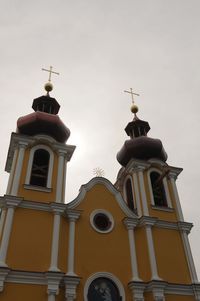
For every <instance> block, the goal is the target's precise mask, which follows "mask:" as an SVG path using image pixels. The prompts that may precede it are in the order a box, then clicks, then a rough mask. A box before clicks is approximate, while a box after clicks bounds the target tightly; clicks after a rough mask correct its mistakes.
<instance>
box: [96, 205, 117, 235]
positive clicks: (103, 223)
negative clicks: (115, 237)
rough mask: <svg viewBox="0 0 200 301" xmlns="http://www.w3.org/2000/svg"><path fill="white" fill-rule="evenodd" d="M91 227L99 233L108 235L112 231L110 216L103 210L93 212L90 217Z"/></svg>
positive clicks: (112, 222) (112, 221)
mask: <svg viewBox="0 0 200 301" xmlns="http://www.w3.org/2000/svg"><path fill="white" fill-rule="evenodd" d="M90 222H91V225H92V227H93V228H94V229H95V230H96V231H98V232H101V233H108V232H110V231H111V230H112V229H113V226H114V220H113V217H112V215H111V214H110V213H109V212H107V211H105V210H95V211H93V212H92V214H91V216H90Z"/></svg>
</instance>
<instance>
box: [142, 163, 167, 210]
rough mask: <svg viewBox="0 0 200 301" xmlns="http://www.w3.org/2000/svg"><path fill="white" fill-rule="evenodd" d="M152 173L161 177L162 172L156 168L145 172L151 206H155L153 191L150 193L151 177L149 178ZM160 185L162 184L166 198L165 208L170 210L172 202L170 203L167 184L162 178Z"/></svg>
mask: <svg viewBox="0 0 200 301" xmlns="http://www.w3.org/2000/svg"><path fill="white" fill-rule="evenodd" d="M152 172H157V173H158V174H160V175H162V172H161V171H160V170H159V169H158V168H154V167H151V168H150V169H149V170H148V172H147V177H148V187H149V193H150V199H151V205H153V206H156V204H155V202H154V197H153V191H152V184H151V176H150V175H151V173H152ZM162 183H163V187H164V190H165V196H166V201H167V208H172V201H171V198H170V193H169V188H168V183H167V179H166V177H164V178H163V180H162ZM161 207H162V206H161ZM157 208H158V207H157Z"/></svg>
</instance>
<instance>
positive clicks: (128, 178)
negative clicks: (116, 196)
mask: <svg viewBox="0 0 200 301" xmlns="http://www.w3.org/2000/svg"><path fill="white" fill-rule="evenodd" d="M128 180H130V181H131V187H132V194H133V205H134V208H135V209H136V208H137V205H136V200H135V193H134V189H133V179H132V177H131V176H130V175H128V176H127V177H126V178H125V181H124V185H123V195H124V199H125V201H126V204H127V206H128V200H127V193H126V182H127V181H128Z"/></svg>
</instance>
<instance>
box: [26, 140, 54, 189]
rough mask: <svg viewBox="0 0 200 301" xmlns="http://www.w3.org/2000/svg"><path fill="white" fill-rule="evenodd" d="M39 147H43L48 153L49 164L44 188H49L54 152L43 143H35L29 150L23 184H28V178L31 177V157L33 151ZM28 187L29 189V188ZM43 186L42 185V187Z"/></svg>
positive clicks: (32, 156) (33, 153) (32, 157)
mask: <svg viewBox="0 0 200 301" xmlns="http://www.w3.org/2000/svg"><path fill="white" fill-rule="evenodd" d="M39 149H44V150H46V151H47V152H48V153H49V166H48V176H47V187H45V188H51V182H52V173H53V163H54V153H53V151H52V149H51V147H49V146H47V145H44V144H37V145H35V146H33V147H32V148H31V150H30V154H29V160H28V166H27V171H26V178H25V185H30V179H31V171H32V166H33V159H34V155H35V152H36V151H37V150H39ZM30 187H34V188H36V190H37V188H41V187H38V186H32V185H30ZM30 187H29V188H28V189H31V188H30ZM42 188H43V187H42Z"/></svg>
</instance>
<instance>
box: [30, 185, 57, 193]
mask: <svg viewBox="0 0 200 301" xmlns="http://www.w3.org/2000/svg"><path fill="white" fill-rule="evenodd" d="M24 189H29V190H36V191H41V192H47V193H49V192H52V188H48V187H42V186H35V185H29V184H24Z"/></svg>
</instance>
